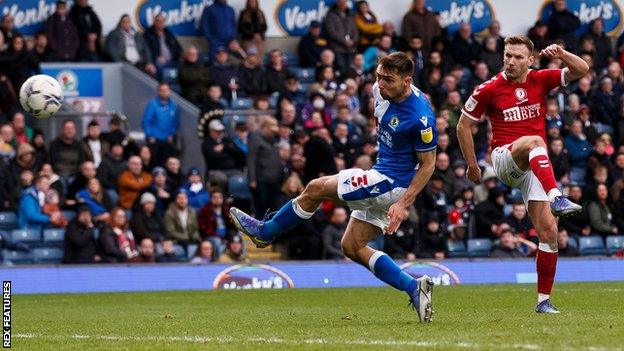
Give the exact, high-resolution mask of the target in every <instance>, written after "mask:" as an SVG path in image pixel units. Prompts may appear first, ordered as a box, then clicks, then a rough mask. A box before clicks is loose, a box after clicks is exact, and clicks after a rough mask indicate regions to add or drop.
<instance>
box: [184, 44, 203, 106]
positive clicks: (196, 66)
mask: <svg viewBox="0 0 624 351" xmlns="http://www.w3.org/2000/svg"><path fill="white" fill-rule="evenodd" d="M178 77H179V80H180V86H181V87H182V96H184V97H185V98H186V99H187V100H188V101H190V102H192V103H194V104H197V103H199V102H200V101H201V99H202V98H203V96H204V94H205V91H206V90H207V88H208V84H209V83H210V72H209V71H208V68H207V67H206V66H204V64H203V62H201V61H200V60H199V50H197V47H195V46H193V45H191V46H189V47H188V48H186V51H185V52H184V60H182V63H180V66H179V68H178Z"/></svg>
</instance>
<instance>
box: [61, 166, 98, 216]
mask: <svg viewBox="0 0 624 351" xmlns="http://www.w3.org/2000/svg"><path fill="white" fill-rule="evenodd" d="M96 176H97V168H96V167H95V164H94V163H93V162H92V161H85V162H83V163H82V164H81V165H80V172H79V173H78V174H77V175H76V177H75V178H74V180H72V181H71V182H70V183H69V186H68V187H67V194H66V200H65V204H66V205H67V206H74V205H75V204H76V193H78V192H79V191H80V190H82V189H84V188H86V187H87V183H88V182H89V180H91V179H93V178H95V177H96Z"/></svg>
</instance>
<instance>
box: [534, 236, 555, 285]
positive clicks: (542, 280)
mask: <svg viewBox="0 0 624 351" xmlns="http://www.w3.org/2000/svg"><path fill="white" fill-rule="evenodd" d="M539 246H540V248H539V249H538V250H537V258H536V263H537V292H538V293H539V294H543V295H550V292H551V291H552V286H553V283H554V282H555V272H556V271H557V251H552V250H551V249H550V245H548V244H544V243H540V244H539ZM546 247H548V249H546ZM543 249H546V250H547V251H544V250H543Z"/></svg>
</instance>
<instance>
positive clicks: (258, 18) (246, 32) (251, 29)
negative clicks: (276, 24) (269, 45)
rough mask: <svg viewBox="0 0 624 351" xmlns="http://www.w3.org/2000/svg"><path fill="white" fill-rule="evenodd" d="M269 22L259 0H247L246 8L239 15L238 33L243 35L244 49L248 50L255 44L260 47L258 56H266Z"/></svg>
mask: <svg viewBox="0 0 624 351" xmlns="http://www.w3.org/2000/svg"><path fill="white" fill-rule="evenodd" d="M266 30H267V22H266V18H265V16H264V12H262V10H261V9H260V7H259V6H258V0H247V4H246V5H245V8H244V9H243V10H242V11H241V13H240V16H239V17H238V33H239V34H240V36H241V40H242V44H243V49H245V50H246V51H248V50H249V48H250V47H252V46H254V47H256V48H257V49H258V56H260V57H263V56H264V49H265V46H266V45H265V41H264V33H265V32H266Z"/></svg>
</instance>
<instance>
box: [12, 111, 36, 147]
mask: <svg viewBox="0 0 624 351" xmlns="http://www.w3.org/2000/svg"><path fill="white" fill-rule="evenodd" d="M11 127H13V133H14V134H15V142H16V144H23V143H31V142H32V140H33V133H34V130H33V129H32V128H31V127H29V126H27V125H26V117H25V116H24V113H23V112H22V111H15V112H13V114H12V115H11Z"/></svg>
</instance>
